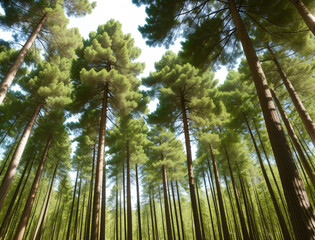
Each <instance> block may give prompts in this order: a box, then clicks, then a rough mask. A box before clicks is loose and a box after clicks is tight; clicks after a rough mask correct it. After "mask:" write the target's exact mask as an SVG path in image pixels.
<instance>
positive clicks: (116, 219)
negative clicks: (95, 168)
mask: <svg viewBox="0 0 315 240" xmlns="http://www.w3.org/2000/svg"><path fill="white" fill-rule="evenodd" d="M115 192H116V209H115V212H116V217H115V224H116V240H118V237H119V236H118V230H119V228H118V178H117V173H116V187H115Z"/></svg>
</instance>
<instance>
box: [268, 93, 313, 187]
mask: <svg viewBox="0 0 315 240" xmlns="http://www.w3.org/2000/svg"><path fill="white" fill-rule="evenodd" d="M270 91H271V94H272V98H273V100H274V101H275V103H276V105H277V108H278V110H279V112H280V115H281V118H282V121H283V122H284V125H285V127H286V129H287V132H288V134H289V136H290V138H291V140H292V142H293V145H294V147H295V149H296V151H297V152H298V154H299V157H300V160H301V162H302V164H303V167H304V169H305V171H306V173H307V175H308V177H309V178H310V180H311V182H312V184H313V186H315V174H314V172H313V170H312V167H311V166H310V164H309V163H308V161H307V159H306V157H305V155H304V153H303V149H302V148H301V145H300V144H299V142H298V139H297V136H296V135H295V132H294V129H293V127H292V125H291V123H290V121H289V119H288V116H287V114H286V113H285V111H284V110H283V108H282V106H281V104H280V101H279V99H278V98H277V95H276V93H275V91H274V90H273V89H270ZM314 126H315V125H314Z"/></svg>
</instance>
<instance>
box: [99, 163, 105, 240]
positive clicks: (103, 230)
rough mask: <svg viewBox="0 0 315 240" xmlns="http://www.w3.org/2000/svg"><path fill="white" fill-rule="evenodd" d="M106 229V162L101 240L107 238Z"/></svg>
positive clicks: (103, 180)
mask: <svg viewBox="0 0 315 240" xmlns="http://www.w3.org/2000/svg"><path fill="white" fill-rule="evenodd" d="M105 230H106V164H105V162H104V167H103V179H102V206H101V231H100V240H105V233H106V231H105Z"/></svg>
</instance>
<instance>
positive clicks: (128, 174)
mask: <svg viewBox="0 0 315 240" xmlns="http://www.w3.org/2000/svg"><path fill="white" fill-rule="evenodd" d="M127 223H128V227H127V232H128V240H132V209H131V188H130V152H129V139H128V140H127Z"/></svg>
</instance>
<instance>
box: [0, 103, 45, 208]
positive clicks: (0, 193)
mask: <svg viewBox="0 0 315 240" xmlns="http://www.w3.org/2000/svg"><path fill="white" fill-rule="evenodd" d="M41 107H42V104H38V105H37V107H36V109H35V111H34V113H33V115H32V117H31V119H30V120H29V122H28V124H27V125H26V127H25V129H24V132H23V134H22V136H21V138H20V141H19V143H18V145H17V147H16V149H15V151H14V154H13V157H12V159H11V162H10V165H9V167H8V169H7V172H6V174H5V176H4V178H3V180H2V183H1V186H0V211H1V209H2V206H3V203H4V200H5V198H6V197H7V194H8V191H9V189H10V186H11V183H12V181H13V178H14V175H15V173H16V170H17V168H18V166H19V162H20V159H21V156H22V154H23V151H24V148H25V146H26V143H27V140H28V138H29V136H30V134H31V131H32V128H33V125H34V123H35V120H36V118H37V116H38V114H39V111H40V109H41Z"/></svg>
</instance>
